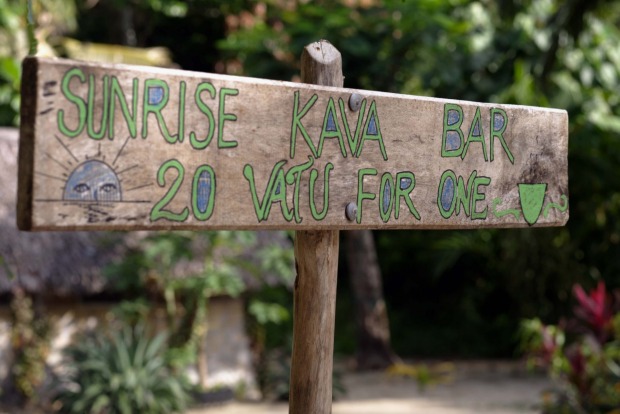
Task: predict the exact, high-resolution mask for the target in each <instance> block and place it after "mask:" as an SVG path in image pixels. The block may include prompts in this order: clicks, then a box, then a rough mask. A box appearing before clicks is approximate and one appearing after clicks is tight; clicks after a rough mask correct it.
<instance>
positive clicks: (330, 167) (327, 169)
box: [310, 162, 334, 221]
mask: <svg viewBox="0 0 620 414" xmlns="http://www.w3.org/2000/svg"><path fill="white" fill-rule="evenodd" d="M333 169H334V164H332V163H331V162H328V163H327V164H325V171H324V174H323V177H324V178H323V180H324V181H323V210H321V211H320V212H319V211H318V210H317V208H316V202H315V201H314V195H315V194H314V187H315V184H316V179H317V177H318V175H319V173H318V171H317V170H316V169H313V170H312V171H310V213H312V217H313V218H314V219H315V220H317V221H321V220H323V219H324V218H325V216H326V215H327V212H328V211H329V174H330V172H331V171H332V170H333Z"/></svg>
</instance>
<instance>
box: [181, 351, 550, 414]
mask: <svg viewBox="0 0 620 414" xmlns="http://www.w3.org/2000/svg"><path fill="white" fill-rule="evenodd" d="M451 377H452V378H451V379H449V380H447V381H445V382H442V383H439V384H435V385H432V386H430V387H428V388H427V389H425V390H420V389H419V387H418V385H417V383H416V381H415V380H413V379H411V378H405V377H400V376H399V377H396V376H390V375H387V374H386V373H384V372H378V373H355V372H346V373H345V374H344V375H343V382H344V385H345V387H346V388H347V394H346V395H345V396H344V397H342V398H340V399H339V400H338V401H336V402H334V404H333V414H417V413H420V414H517V413H537V412H540V410H539V407H540V402H541V398H542V397H541V394H542V392H543V391H545V390H547V389H549V388H550V386H551V384H550V383H549V381H548V380H547V379H545V378H544V377H542V376H540V375H533V374H529V373H527V372H526V371H525V370H524V368H523V366H522V365H521V364H519V363H514V362H488V361H487V362H460V363H456V364H455V365H454V369H453V370H452V373H451ZM190 413H191V414H215V413H217V414H220V413H221V414H286V413H288V405H287V404H285V403H278V404H268V403H237V402H235V403H227V404H223V405H220V406H215V407H209V408H204V409H194V410H191V411H190Z"/></svg>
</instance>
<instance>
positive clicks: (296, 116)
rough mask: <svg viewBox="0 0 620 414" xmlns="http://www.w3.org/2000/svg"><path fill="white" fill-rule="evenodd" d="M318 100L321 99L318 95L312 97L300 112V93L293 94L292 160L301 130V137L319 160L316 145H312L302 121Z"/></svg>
mask: <svg viewBox="0 0 620 414" xmlns="http://www.w3.org/2000/svg"><path fill="white" fill-rule="evenodd" d="M317 99H319V97H318V96H317V95H316V94H314V95H312V97H311V98H310V99H309V100H308V102H306V104H305V105H304V107H303V108H302V109H301V111H299V91H296V92H295V93H294V94H293V120H292V124H291V150H290V157H291V158H295V142H296V140H297V130H298V129H299V132H301V136H302V137H303V138H304V140H305V141H306V143H307V144H308V148H310V151H311V152H312V155H313V156H314V158H318V153H317V150H316V148H315V147H314V144H313V143H312V140H311V139H310V136H309V135H308V132H307V131H306V128H305V127H304V125H303V124H302V123H301V119H302V118H303V117H304V116H306V114H307V113H308V111H309V110H310V108H312V106H313V105H314V104H315V102H316V101H317Z"/></svg>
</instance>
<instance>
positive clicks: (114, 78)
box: [18, 58, 568, 229]
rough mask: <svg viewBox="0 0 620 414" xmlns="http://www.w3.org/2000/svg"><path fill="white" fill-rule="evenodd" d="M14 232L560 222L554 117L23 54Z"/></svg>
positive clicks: (560, 119) (561, 134)
mask: <svg viewBox="0 0 620 414" xmlns="http://www.w3.org/2000/svg"><path fill="white" fill-rule="evenodd" d="M24 76H25V79H30V80H32V81H31V82H25V83H24V86H23V91H22V95H23V102H24V103H23V108H22V133H21V135H22V137H21V147H20V191H19V203H20V211H22V212H21V213H20V216H19V217H18V222H19V225H20V226H21V228H24V229H52V228H71V229H78V228H85V229H93V228H102V229H112V228H116V229H136V228H144V229H157V228H171V229H174V228H214V229H218V228H231V229H255V228H284V229H286V228H291V229H292V228H295V229H298V228H309V229H310V228H341V229H347V228H350V229H354V228H468V227H484V226H487V227H490V226H493V227H517V226H530V225H558V224H563V223H565V222H566V220H567V219H568V190H567V188H568V183H567V173H566V168H567V162H566V152H567V142H568V136H567V116H566V113H565V112H564V111H559V110H552V109H542V108H530V107H516V106H506V105H489V104H476V103H471V102H461V101H444V100H440V99H432V98H421V97H414V96H406V95H394V94H385V93H377V92H367V91H352V90H347V89H341V88H328V87H320V86H313V85H303V84H294V83H288V82H274V81H267V80H260V79H249V78H239V77H231V76H222V75H207V74H199V73H193V72H182V71H178V70H164V69H151V68H141V67H129V66H113V65H101V64H87V63H81V62H74V61H67V60H50V59H41V58H28V59H27V60H26V61H25V62H24Z"/></svg>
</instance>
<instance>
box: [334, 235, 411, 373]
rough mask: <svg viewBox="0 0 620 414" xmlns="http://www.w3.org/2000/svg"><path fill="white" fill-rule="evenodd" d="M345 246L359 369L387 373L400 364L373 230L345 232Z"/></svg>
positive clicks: (356, 358)
mask: <svg viewBox="0 0 620 414" xmlns="http://www.w3.org/2000/svg"><path fill="white" fill-rule="evenodd" d="M343 244H344V248H345V253H346V257H347V264H348V267H349V280H350V284H351V291H352V293H353V299H354V302H355V324H356V328H357V351H356V355H355V360H356V364H357V369H359V370H371V369H384V368H387V367H388V366H390V365H392V364H394V363H396V362H399V361H400V359H399V358H398V356H396V354H395V353H394V352H393V351H392V347H391V345H390V325H389V320H388V315H387V308H386V306H385V300H384V299H383V285H382V283H381V270H380V269H379V262H378V260H377V252H376V249H375V242H374V238H373V234H372V232H371V231H370V230H358V231H347V232H344V236H343Z"/></svg>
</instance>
